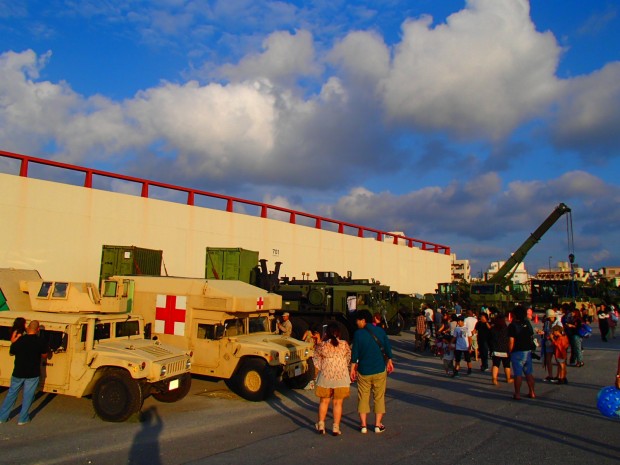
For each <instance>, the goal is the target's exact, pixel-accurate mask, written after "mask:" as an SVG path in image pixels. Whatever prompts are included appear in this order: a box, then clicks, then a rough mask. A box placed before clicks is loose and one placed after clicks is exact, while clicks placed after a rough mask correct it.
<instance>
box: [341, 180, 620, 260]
mask: <svg viewBox="0 0 620 465" xmlns="http://www.w3.org/2000/svg"><path fill="white" fill-rule="evenodd" d="M603 192H604V193H605V195H602V193H603ZM560 202H564V203H567V204H568V206H569V207H571V208H572V215H573V217H574V221H575V226H574V228H575V244H576V245H577V250H578V251H579V254H580V257H581V259H582V260H583V262H584V263H597V262H598V261H599V259H600V257H601V256H605V257H608V258H612V257H613V258H616V259H617V258H620V257H619V256H618V254H615V255H613V254H612V255H608V251H607V248H608V247H609V245H608V244H605V243H604V241H602V240H601V237H605V236H606V235H607V231H612V230H617V228H618V227H620V213H619V212H620V189H619V188H618V186H616V185H610V184H608V183H605V182H604V181H603V180H601V179H600V178H597V177H596V176H593V175H591V174H588V173H585V172H582V171H575V172H568V173H565V174H562V175H561V176H559V177H557V178H555V179H551V180H549V181H546V182H545V181H533V182H511V183H508V184H507V185H505V186H504V185H503V183H502V180H501V178H500V177H499V176H498V175H497V174H496V173H488V174H486V175H483V176H480V177H478V178H474V179H472V180H470V181H467V182H452V183H451V184H450V185H448V186H445V187H442V186H431V187H425V188H423V189H419V190H416V191H411V192H409V193H406V194H403V195H394V194H392V193H389V192H378V193H375V192H372V191H371V190H369V189H366V188H363V187H357V188H354V189H351V190H350V191H349V193H348V194H347V195H344V196H342V197H341V198H340V199H339V200H338V202H337V203H336V204H335V205H334V206H333V207H332V208H331V210H330V211H329V213H330V214H332V215H335V217H337V218H341V219H343V220H345V221H349V222H351V223H354V224H364V225H372V226H373V227H376V228H377V229H384V230H393V229H394V228H396V229H399V230H401V231H404V232H405V234H406V235H407V236H409V237H415V238H418V239H423V240H428V241H431V242H437V243H442V244H444V245H448V246H452V247H453V248H454V249H455V251H456V252H457V253H458V254H459V256H461V257H467V258H471V259H474V260H478V261H481V260H482V261H483V262H484V259H489V260H490V259H491V258H493V259H494V260H497V259H498V258H502V257H508V256H509V254H510V253H512V252H513V251H514V250H516V247H518V246H519V245H520V244H521V243H522V242H523V241H525V239H527V237H528V235H529V234H530V233H531V232H533V231H534V229H535V228H537V227H538V226H539V225H540V224H541V223H542V221H543V220H544V219H545V218H547V217H548V216H549V215H550V214H551V212H552V211H553V210H554V209H555V207H556V206H557V205H558V204H559V203H560ZM564 221H565V220H564V219H561V220H560V221H558V224H556V226H555V228H554V229H553V230H552V231H550V232H548V233H547V235H548V236H551V237H552V238H555V239H554V240H550V242H549V243H548V247H551V248H553V247H556V246H557V247H559V249H560V251H561V252H558V253H556V255H557V257H556V258H558V257H561V256H564V253H566V254H567V252H564V251H565V250H566V247H567V245H566V240H567V239H566V234H567V233H566V226H563V223H564ZM497 244H507V245H504V246H503V247H501V246H499V245H497ZM481 264H484V266H486V263H481Z"/></svg>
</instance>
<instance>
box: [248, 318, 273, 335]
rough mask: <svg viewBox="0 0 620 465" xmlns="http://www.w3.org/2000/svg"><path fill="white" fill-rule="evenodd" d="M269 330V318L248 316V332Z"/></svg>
mask: <svg viewBox="0 0 620 465" xmlns="http://www.w3.org/2000/svg"><path fill="white" fill-rule="evenodd" d="M265 331H267V332H268V331H269V318H267V317H266V316H257V317H252V318H250V333H264V332H265Z"/></svg>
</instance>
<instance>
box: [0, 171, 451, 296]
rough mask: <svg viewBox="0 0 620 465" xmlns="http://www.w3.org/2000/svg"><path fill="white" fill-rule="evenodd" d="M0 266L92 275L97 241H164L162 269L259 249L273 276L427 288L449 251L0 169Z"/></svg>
mask: <svg viewBox="0 0 620 465" xmlns="http://www.w3.org/2000/svg"><path fill="white" fill-rule="evenodd" d="M0 186H1V187H0V192H1V194H2V195H1V196H0V214H1V215H2V216H1V218H2V223H3V224H2V227H1V228H0V268H3V267H4V268H8V267H11V268H25V269H36V270H38V271H39V272H40V273H41V275H42V276H43V278H49V279H62V280H68V281H89V282H96V281H97V280H98V277H99V270H100V261H101V248H102V246H103V245H104V244H105V245H117V246H137V247H143V248H150V249H157V250H163V260H164V264H165V267H166V270H167V272H168V274H169V275H175V276H191V277H204V274H205V273H204V268H205V250H206V248H207V247H242V248H245V249H250V250H257V251H259V254H260V257H261V258H265V259H267V260H268V262H267V265H268V268H269V269H270V270H272V269H273V267H274V263H275V262H276V261H281V262H282V263H283V265H282V268H281V271H280V276H290V277H297V278H301V276H302V272H304V273H310V274H311V276H312V277H315V272H316V271H336V272H338V273H340V274H341V275H346V273H347V271H351V272H352V273H353V277H357V278H374V279H376V280H378V281H381V282H382V283H384V284H387V285H389V286H391V288H392V289H394V290H397V291H399V292H402V293H422V294H423V293H426V292H434V289H435V288H436V284H437V283H438V282H446V281H449V279H450V266H451V260H450V256H449V255H444V254H438V253H434V252H431V251H423V250H421V249H419V248H410V247H407V246H406V245H395V244H393V243H392V242H387V241H386V242H382V241H377V240H375V239H369V238H358V237H357V236H352V235H347V234H339V233H337V232H331V231H325V230H320V229H315V228H312V227H306V226H301V225H295V224H290V223H288V222H284V221H279V220H275V219H266V218H260V217H257V216H251V215H245V214H240V213H229V212H226V211H220V210H214V209H209V208H203V207H197V206H188V205H184V204H179V203H175V202H167V201H162V200H157V199H149V198H143V197H139V196H134V195H128V194H120V193H115V192H108V191H104V190H97V189H88V188H84V187H80V186H73V185H68V184H62V183H56V182H50V181H43V180H39V179H34V178H25V177H19V176H15V175H9V174H0Z"/></svg>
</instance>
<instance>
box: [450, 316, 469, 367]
mask: <svg viewBox="0 0 620 465" xmlns="http://www.w3.org/2000/svg"><path fill="white" fill-rule="evenodd" d="M456 325H457V326H456V329H455V330H454V335H453V337H452V344H454V346H455V353H454V373H453V374H452V377H457V376H458V375H459V370H460V368H461V359H462V358H464V359H465V363H467V374H468V375H469V374H471V352H470V351H471V332H470V331H469V329H468V328H467V326H465V322H464V319H463V317H462V316H459V317H457V319H456Z"/></svg>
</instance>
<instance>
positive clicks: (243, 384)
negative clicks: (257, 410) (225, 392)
mask: <svg viewBox="0 0 620 465" xmlns="http://www.w3.org/2000/svg"><path fill="white" fill-rule="evenodd" d="M226 385H227V386H228V387H229V388H230V389H231V391H233V392H234V393H236V394H238V395H240V396H241V397H243V398H244V399H247V400H250V401H252V402H258V401H261V400H264V399H266V398H267V397H269V396H270V395H271V394H273V391H274V390H275V388H276V377H275V373H274V371H273V369H272V368H271V367H270V366H269V365H267V362H265V361H264V360H259V359H249V360H244V361H242V362H241V366H239V368H237V371H236V372H235V374H234V375H233V376H232V378H230V379H228V380H226Z"/></svg>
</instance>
